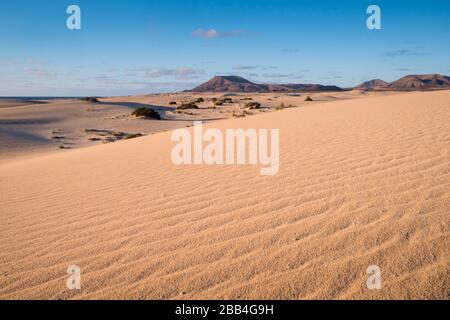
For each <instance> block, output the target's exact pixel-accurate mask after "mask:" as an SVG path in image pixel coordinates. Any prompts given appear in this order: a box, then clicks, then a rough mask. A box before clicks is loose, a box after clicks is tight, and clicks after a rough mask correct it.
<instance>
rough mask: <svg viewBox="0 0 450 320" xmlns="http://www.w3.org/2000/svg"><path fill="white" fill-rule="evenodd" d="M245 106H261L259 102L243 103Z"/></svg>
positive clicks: (250, 107)
mask: <svg viewBox="0 0 450 320" xmlns="http://www.w3.org/2000/svg"><path fill="white" fill-rule="evenodd" d="M245 108H249V109H259V108H261V103H259V102H256V101H254V102H248V103H246V104H245Z"/></svg>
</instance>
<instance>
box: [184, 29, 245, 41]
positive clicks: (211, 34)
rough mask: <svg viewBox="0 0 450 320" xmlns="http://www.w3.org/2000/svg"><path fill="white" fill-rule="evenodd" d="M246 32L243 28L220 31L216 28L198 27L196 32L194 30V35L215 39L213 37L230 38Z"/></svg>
mask: <svg viewBox="0 0 450 320" xmlns="http://www.w3.org/2000/svg"><path fill="white" fill-rule="evenodd" d="M243 33H244V31H243V30H232V31H225V32H220V31H217V30H215V29H209V30H204V29H197V30H195V31H194V32H192V35H193V36H195V37H200V38H206V39H213V38H229V37H237V36H240V35H242V34H243Z"/></svg>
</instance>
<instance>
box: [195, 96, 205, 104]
mask: <svg viewBox="0 0 450 320" xmlns="http://www.w3.org/2000/svg"><path fill="white" fill-rule="evenodd" d="M202 102H205V99H203V98H202V97H200V98H198V99H197V100H195V101H194V103H202Z"/></svg>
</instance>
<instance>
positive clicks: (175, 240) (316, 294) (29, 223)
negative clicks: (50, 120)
mask: <svg viewBox="0 0 450 320" xmlns="http://www.w3.org/2000/svg"><path fill="white" fill-rule="evenodd" d="M148 103H150V102H148ZM17 108H22V107H17ZM208 127H215V128H219V129H222V130H224V129H226V128H244V129H245V128H267V129H270V128H279V129H280V145H281V146H280V171H279V173H278V174H277V175H275V176H261V175H260V174H259V168H260V166H249V165H241V166H217V165H216V166H208V165H197V166H194V165H192V166H175V165H174V164H172V162H171V160H170V152H171V148H172V147H173V145H174V143H172V142H170V132H162V133H158V134H154V135H149V136H145V137H142V138H137V139H133V140H127V141H120V142H116V143H110V144H100V145H98V146H94V147H91V148H81V149H76V150H64V152H60V151H59V150H54V151H52V152H50V153H49V154H46V155H44V156H37V157H33V158H31V159H24V160H16V159H15V160H10V161H3V162H2V163H0V181H1V183H0V204H1V207H0V219H1V220H0V221H1V223H0V298H2V299H11V298H34V299H94V298H100V299H109V298H112V299H117V298H120V299H122V298H124V299H204V298H209V299H225V298H234V299H324V298H336V299H353V298H358V299H360V298H369V299H389V298H399V299H416V298H425V299H436V298H442V299H448V298H449V294H450V232H449V231H450V225H449V224H450V153H449V152H450V91H438V92H427V93H421V92H419V93H406V94H398V95H388V96H370V97H368V98H359V99H353V100H344V101H336V102H327V103H323V104H321V103H314V104H311V105H307V104H306V105H305V104H304V105H302V106H301V107H299V108H292V109H285V110H282V111H277V112H271V113H262V114H260V115H255V116H252V117H246V118H238V119H227V120H223V121H217V122H214V123H209V124H207V125H205V128H208ZM189 130H192V128H190V129H189ZM69 265H77V266H79V267H80V268H81V281H82V290H81V292H79V291H69V290H68V289H67V288H66V280H67V277H68V276H67V274H66V270H67V267H68V266H69ZM370 265H378V266H379V267H380V268H381V272H382V289H381V290H377V291H372V290H368V289H367V288H366V280H367V277H368V275H367V274H366V269H367V267H368V266H370Z"/></svg>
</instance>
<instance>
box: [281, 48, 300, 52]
mask: <svg viewBox="0 0 450 320" xmlns="http://www.w3.org/2000/svg"><path fill="white" fill-rule="evenodd" d="M281 51H282V52H300V49H299V48H284V49H281Z"/></svg>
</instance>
